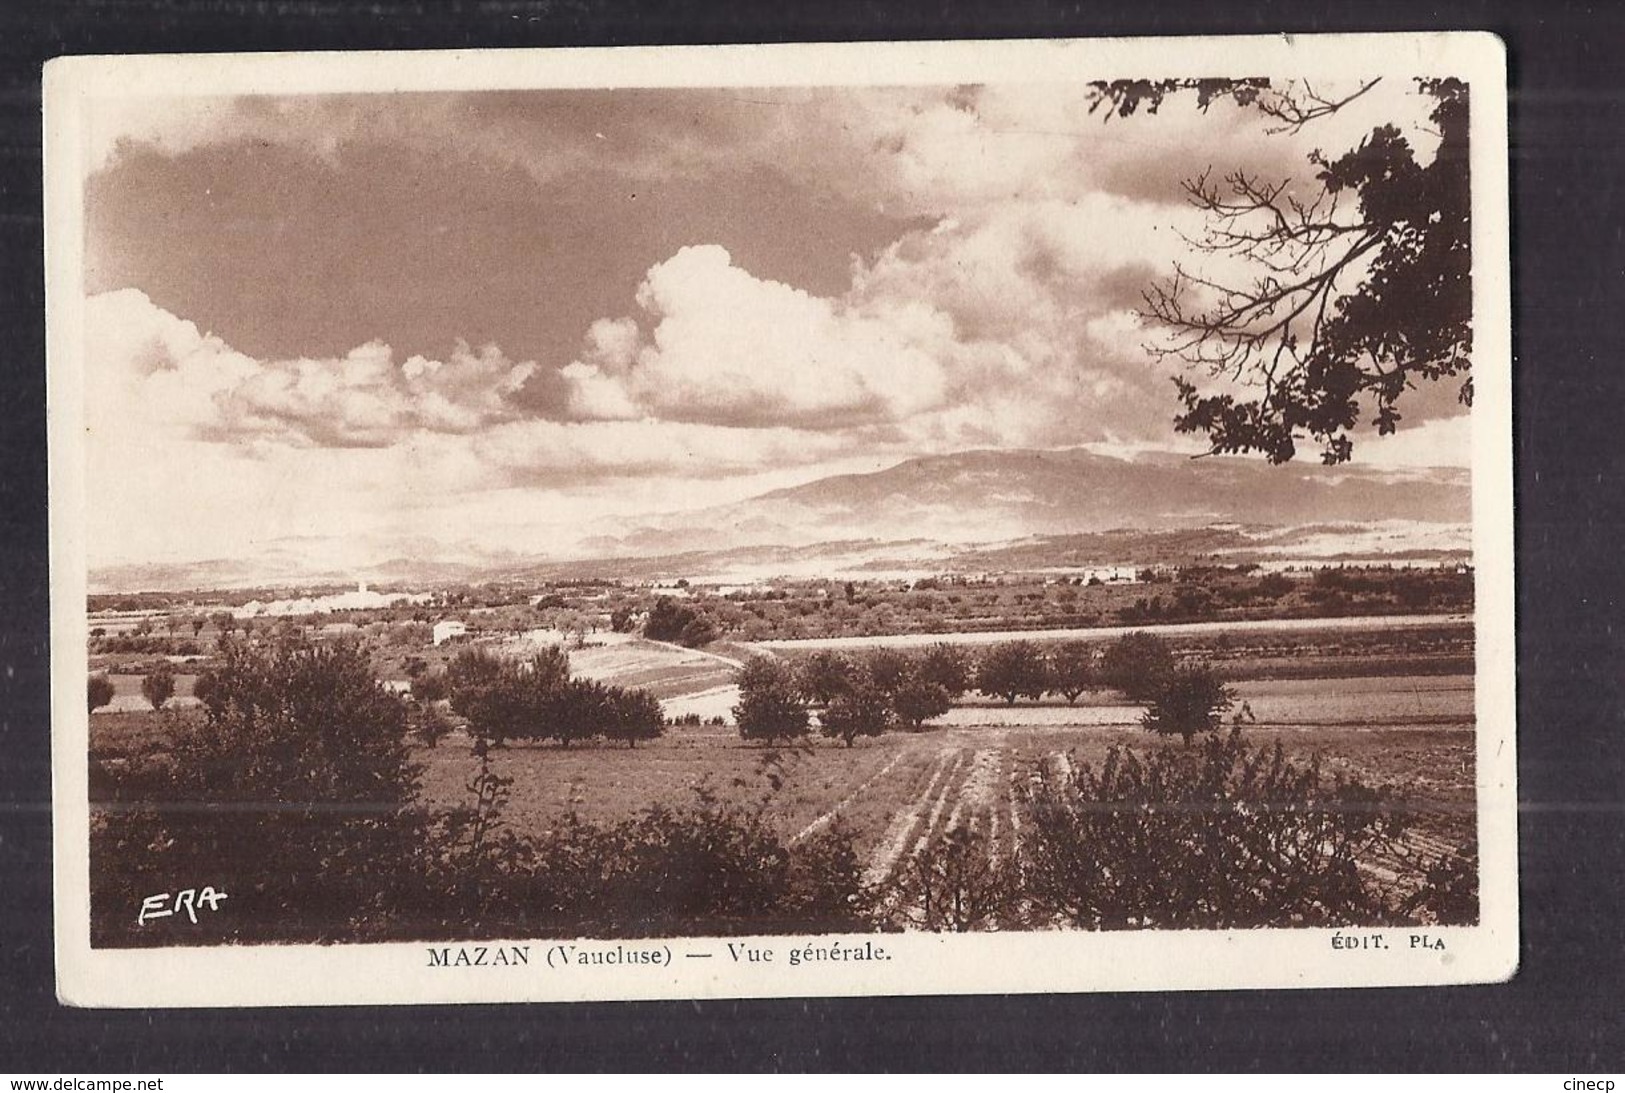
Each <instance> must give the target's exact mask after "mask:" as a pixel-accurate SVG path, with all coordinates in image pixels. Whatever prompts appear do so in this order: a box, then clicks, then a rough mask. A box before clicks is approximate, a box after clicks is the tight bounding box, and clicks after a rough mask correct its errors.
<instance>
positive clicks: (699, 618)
mask: <svg viewBox="0 0 1625 1093" xmlns="http://www.w3.org/2000/svg"><path fill="white" fill-rule="evenodd" d="M643 636H644V637H646V638H649V639H650V640H651V641H674V642H676V643H678V644H679V645H687V646H690V647H698V646H701V645H707V644H709V643H711V642H713V641H715V640H717V638H718V636H719V632H718V630H717V628H716V625H715V624H714V623H712V622H711V620H709V619H707V618H706V617H705V616H704V615H702V614H700V613H699V612H698V611H696V610H694V609H693V608H692V607H689V606H688V605H687V604H683V603H679V602H677V601H676V600H674V599H672V598H671V597H670V596H661V597H660V598H659V599H657V600H656V601H655V605H654V607H652V608H651V609H650V610H649V618H648V621H647V622H645V623H644V624H643Z"/></svg>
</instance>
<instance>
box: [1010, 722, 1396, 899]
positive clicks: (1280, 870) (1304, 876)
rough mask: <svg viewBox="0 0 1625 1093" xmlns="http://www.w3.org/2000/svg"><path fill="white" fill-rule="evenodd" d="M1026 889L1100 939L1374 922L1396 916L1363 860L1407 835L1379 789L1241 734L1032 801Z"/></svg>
mask: <svg viewBox="0 0 1625 1093" xmlns="http://www.w3.org/2000/svg"><path fill="white" fill-rule="evenodd" d="M1028 805H1029V813H1030V818H1031V820H1032V824H1031V831H1032V835H1031V838H1030V841H1029V843H1028V849H1029V860H1028V871H1027V877H1028V886H1029V890H1030V892H1031V894H1032V896H1033V898H1034V899H1035V900H1037V901H1038V902H1039V903H1040V904H1041V905H1043V906H1044V907H1046V908H1047V909H1048V910H1050V911H1052V912H1054V913H1055V914H1057V915H1061V916H1064V917H1065V918H1066V919H1068V920H1070V921H1071V922H1072V923H1074V924H1076V925H1078V926H1082V927H1087V928H1093V929H1126V928H1152V929H1233V928H1250V927H1263V926H1338V925H1352V924H1362V925H1373V924H1379V923H1382V922H1385V921H1392V920H1395V919H1396V918H1397V917H1398V914H1399V912H1398V909H1397V908H1395V907H1394V906H1392V905H1391V902H1390V900H1389V898H1388V894H1387V893H1385V892H1384V891H1383V890H1382V889H1381V887H1380V886H1379V885H1378V884H1377V882H1376V881H1374V880H1371V879H1368V878H1367V877H1366V876H1364V875H1363V874H1362V873H1361V871H1360V869H1359V868H1358V862H1359V861H1360V860H1361V859H1362V858H1363V857H1365V856H1366V855H1367V854H1369V853H1370V852H1371V851H1372V850H1373V849H1374V848H1378V847H1382V846H1385V845H1387V844H1388V843H1390V842H1391V841H1392V840H1393V839H1395V838H1396V837H1397V836H1398V835H1399V834H1401V832H1402V831H1403V829H1404V818H1403V812H1402V809H1401V808H1400V807H1399V804H1398V802H1396V801H1395V799H1394V798H1393V797H1392V796H1391V795H1390V794H1389V793H1388V791H1387V790H1385V789H1381V788H1373V787H1368V786H1366V785H1364V784H1362V783H1361V782H1359V781H1358V780H1355V779H1345V778H1341V777H1339V778H1337V779H1334V780H1332V781H1330V782H1329V783H1328V781H1327V780H1326V779H1324V778H1323V777H1322V776H1321V772H1320V766H1319V759H1318V757H1316V758H1315V759H1312V760H1310V761H1309V762H1308V763H1299V762H1296V761H1292V760H1289V759H1288V758H1287V757H1286V756H1285V754H1284V753H1283V750H1282V748H1281V746H1280V745H1279V744H1276V745H1275V747H1274V748H1273V749H1263V748H1260V749H1256V750H1254V749H1252V748H1249V747H1248V746H1247V745H1246V744H1244V743H1243V742H1242V739H1241V735H1240V732H1239V731H1232V732H1231V733H1230V734H1229V735H1228V736H1226V737H1220V736H1212V737H1209V738H1208V740H1207V741H1206V743H1205V744H1204V745H1203V746H1202V747H1201V748H1200V749H1187V748H1167V747H1164V748H1159V749H1157V750H1156V751H1154V752H1152V753H1151V754H1150V755H1148V756H1146V757H1144V758H1142V757H1140V756H1138V755H1136V754H1135V753H1134V752H1133V751H1131V750H1129V749H1126V748H1121V747H1113V748H1111V749H1110V750H1109V751H1108V752H1107V756H1106V759H1105V761H1104V763H1103V764H1102V765H1101V768H1100V769H1099V770H1098V771H1096V770H1095V769H1093V768H1092V767H1091V766H1088V765H1085V766H1083V767H1081V768H1080V769H1079V770H1078V771H1077V772H1076V773H1075V774H1074V775H1072V776H1071V777H1068V778H1062V779H1053V778H1046V779H1045V780H1044V781H1043V782H1041V783H1040V784H1039V785H1038V786H1037V787H1036V788H1034V789H1033V790H1032V791H1030V796H1029V800H1028Z"/></svg>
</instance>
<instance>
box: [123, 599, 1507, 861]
mask: <svg viewBox="0 0 1625 1093" xmlns="http://www.w3.org/2000/svg"><path fill="white" fill-rule="evenodd" d="M1162 629H1163V630H1164V632H1165V633H1166V634H1167V635H1168V636H1169V637H1170V640H1174V641H1176V644H1180V645H1182V646H1183V648H1184V649H1185V651H1186V652H1196V653H1200V654H1201V655H1204V656H1208V657H1210V658H1212V659H1215V660H1218V661H1222V662H1225V664H1226V668H1227V675H1228V676H1229V677H1230V678H1231V679H1232V680H1233V684H1232V686H1233V689H1234V692H1235V697H1236V705H1235V708H1234V710H1233V711H1232V717H1233V718H1235V719H1236V720H1237V721H1239V723H1240V724H1241V725H1242V727H1243V731H1244V735H1245V739H1246V740H1247V741H1248V743H1250V744H1252V745H1255V746H1258V745H1262V746H1265V747H1270V746H1273V745H1274V744H1275V743H1276V742H1280V743H1281V744H1282V746H1283V747H1284V748H1285V750H1286V751H1287V753H1288V754H1289V755H1290V756H1292V757H1293V758H1296V759H1299V760H1302V761H1307V760H1309V759H1310V758H1311V757H1316V758H1318V759H1319V760H1320V762H1321V769H1322V771H1323V774H1324V775H1325V776H1326V777H1327V778H1328V779H1330V778H1333V777H1336V776H1349V777H1354V778H1358V779H1360V780H1361V781H1363V782H1365V783H1366V784H1374V785H1383V786H1387V787H1390V788H1391V789H1392V790H1393V791H1394V792H1395V793H1396V794H1397V795H1398V796H1399V797H1400V798H1401V799H1402V800H1403V801H1404V802H1405V804H1404V807H1405V808H1406V809H1408V810H1410V811H1411V812H1412V813H1414V822H1413V823H1412V825H1411V829H1410V831H1409V833H1408V834H1407V836H1406V841H1405V842H1404V843H1403V844H1402V845H1400V846H1397V847H1394V848H1391V849H1389V850H1386V851H1384V852H1383V853H1381V854H1380V855H1377V856H1375V857H1374V858H1373V859H1372V860H1370V861H1363V862H1362V863H1361V866H1362V868H1363V869H1365V870H1367V871H1369V872H1373V873H1376V874H1378V875H1381V876H1382V877H1384V878H1385V880H1387V881H1390V882H1392V881H1394V880H1396V879H1397V880H1398V881H1399V882H1400V887H1402V888H1403V887H1405V886H1406V885H1415V884H1418V883H1420V880H1421V868H1420V863H1421V862H1422V860H1423V859H1424V858H1428V859H1436V858H1438V857H1439V856H1440V855H1441V854H1443V853H1446V852H1448V851H1449V850H1451V849H1453V848H1455V847H1458V846H1461V845H1463V844H1465V843H1468V842H1470V841H1471V839H1472V836H1473V833H1474V801H1475V791H1474V755H1475V732H1474V727H1475V714H1474V691H1473V677H1472V675H1471V674H1464V673H1463V672H1462V671H1461V670H1460V666H1461V665H1462V664H1463V663H1465V664H1467V665H1470V664H1471V658H1472V650H1471V628H1470V624H1468V623H1466V622H1464V621H1460V620H1441V619H1439V618H1438V617H1433V618H1432V619H1414V620H1411V619H1402V620H1377V619H1365V620H1318V621H1317V622H1315V623H1314V624H1312V625H1311V624H1309V623H1276V624H1273V625H1268V626H1266V625H1254V626H1241V627H1231V628H1226V629H1224V630H1215V629H1214V628H1212V627H1208V626H1204V625H1201V624H1187V625H1184V626H1172V627H1164V628H1162ZM1000 636H1001V637H1004V636H1024V637H1025V636H1037V635H1028V634H1020V635H1000ZM1057 636H1058V635H1056V634H1054V633H1048V634H1045V635H1043V637H1044V639H1045V640H1054V639H1055V638H1056V637H1057ZM1087 636H1088V637H1089V638H1102V637H1106V636H1109V635H1107V634H1105V633H1103V632H1102V631H1098V630H1097V631H1090V632H1088V634H1087ZM988 637H989V635H966V636H964V638H963V640H964V641H965V642H966V643H967V644H972V645H975V644H981V643H984V642H985V641H986V640H987V639H988ZM549 640H553V635H550V634H548V633H546V632H539V631H538V632H531V633H528V634H522V635H509V636H508V637H506V638H502V639H499V641H500V644H501V645H502V646H503V647H504V648H505V650H506V651H507V652H509V653H513V654H522V653H524V652H526V651H527V650H528V649H531V648H534V647H536V646H537V645H538V644H541V643H543V642H547V641H549ZM931 640H943V637H942V636H935V637H933V638H932V639H931ZM813 644H814V643H807V645H805V646H804V645H801V644H787V643H773V644H771V645H767V646H766V647H757V648H751V647H744V648H740V647H733V646H727V645H719V646H716V647H713V648H712V649H704V650H694V649H686V648H683V647H681V646H677V645H670V644H666V643H662V642H653V641H648V640H645V639H641V638H635V637H632V636H629V635H620V634H602V633H600V634H597V635H593V636H592V637H591V638H590V639H589V640H588V641H587V642H586V643H585V644H584V645H581V646H579V647H576V648H573V649H571V651H570V661H571V667H572V670H573V671H574V672H575V673H576V674H578V675H582V676H586V677H590V678H593V679H597V680H600V681H604V682H608V683H613V684H616V685H620V686H627V687H641V688H646V689H648V690H650V691H652V692H653V693H654V694H655V696H656V697H657V698H659V699H660V700H661V702H662V705H663V708H664V710H665V713H666V715H667V717H668V718H670V719H675V718H679V717H683V716H684V715H687V714H698V715H699V717H700V720H701V722H702V723H700V724H693V723H684V724H674V725H672V726H670V727H669V728H668V729H667V731H666V734H665V735H664V736H663V737H662V738H660V739H657V740H652V741H646V742H644V743H642V744H640V745H639V746H637V747H636V748H635V749H634V748H627V747H625V746H623V745H618V744H610V743H602V742H599V743H587V744H582V743H577V744H575V745H574V746H572V747H569V748H565V747H562V746H560V745H558V744H556V743H514V744H510V745H509V746H506V747H502V748H498V749H496V750H495V751H493V752H492V757H491V768H492V770H493V772H494V773H496V774H498V775H502V776H506V777H511V778H512V779H513V781H512V784H511V789H510V791H509V792H510V796H509V799H508V801H507V803H506V806H505V809H504V812H503V815H502V819H501V822H502V823H505V824H507V825H509V826H510V827H511V828H512V829H514V830H515V831H517V832H521V833H527V834H532V835H541V834H544V833H547V832H549V831H551V830H553V829H554V828H555V827H557V826H558V825H559V824H560V823H561V822H562V821H563V820H564V819H565V818H566V817H568V816H569V815H571V814H572V813H573V814H575V815H576V816H578V817H580V818H581V819H584V820H587V821H591V822H605V823H613V822H616V821H620V820H624V819H626V818H628V817H630V816H633V815H636V814H638V813H639V812H641V811H642V810H645V809H647V808H649V807H651V806H654V805H657V804H663V805H678V806H680V805H683V804H691V803H694V802H696V801H698V800H699V799H700V797H701V795H704V796H705V797H707V798H711V799H718V800H721V801H724V802H727V803H730V804H735V805H738V806H740V807H742V808H744V809H747V810H749V811H751V812H753V813H756V814H759V815H760V816H761V817H762V818H763V820H764V821H765V822H766V823H767V824H768V825H769V826H770V827H771V828H772V829H773V830H774V831H775V832H776V833H777V835H778V836H779V837H780V838H781V839H782V840H783V841H784V842H785V843H786V844H788V845H789V846H791V847H795V846H796V845H799V844H800V843H801V842H803V841H804V840H806V839H807V838H808V837H809V836H812V835H814V834H815V833H817V832H820V831H822V830H824V829H825V828H827V827H829V826H830V825H832V824H835V823H839V824H841V825H842V826H843V827H844V828H845V829H846V830H848V831H850V832H851V833H852V835H853V840H854V847H855V849H856V851H857V852H858V854H859V856H860V861H861V863H862V867H863V870H864V879H865V881H866V882H867V883H869V884H873V885H883V884H885V882H887V881H888V880H890V879H892V878H894V877H896V876H897V875H898V874H899V871H900V870H903V869H904V867H905V866H907V865H908V864H909V863H910V861H911V859H913V858H914V857H916V856H917V855H920V854H921V853H922V852H925V851H927V850H928V849H929V848H931V847H933V846H936V845H939V844H938V840H940V839H941V838H942V837H943V836H945V835H946V834H948V833H950V832H953V831H955V830H959V829H970V830H974V831H976V832H977V833H979V834H980V835H982V836H984V837H985V838H986V839H987V854H988V855H989V857H990V859H991V860H992V861H993V862H995V863H998V862H1004V863H1009V864H1012V865H1015V866H1017V867H1018V869H1019V867H1020V866H1021V864H1022V862H1023V855H1024V831H1025V830H1026V829H1027V828H1028V825H1029V823H1030V820H1029V819H1028V818H1027V816H1026V805H1025V795H1026V790H1027V788H1028V787H1029V786H1030V785H1031V784H1032V783H1033V782H1034V780H1036V779H1039V778H1041V777H1043V776H1044V775H1045V774H1056V773H1064V772H1066V771H1069V770H1074V769H1076V768H1078V767H1080V766H1081V765H1083V764H1091V765H1093V766H1096V767H1098V766H1099V764H1100V763H1101V762H1102V760H1103V759H1104V757H1105V756H1106V753H1107V751H1108V749H1109V748H1111V747H1112V746H1114V745H1126V746H1128V747H1131V748H1134V749H1136V750H1137V751H1140V752H1141V753H1144V752H1145V751H1147V750H1148V749H1152V748H1156V747H1162V746H1171V747H1179V746H1180V745H1179V744H1178V742H1177V741H1175V742H1173V743H1172V744H1167V745H1165V744H1163V743H1162V742H1160V741H1158V740H1156V739H1155V738H1153V737H1151V736H1149V735H1148V734H1147V733H1146V732H1145V731H1144V730H1143V729H1142V728H1140V726H1139V719H1140V716H1141V713H1142V711H1143V709H1144V707H1143V706H1140V705H1131V704H1127V703H1125V702H1124V701H1123V700H1122V699H1121V698H1120V697H1118V696H1116V694H1115V693H1114V692H1110V691H1091V692H1086V693H1085V694H1084V695H1083V696H1082V697H1081V698H1080V699H1079V701H1078V702H1077V703H1076V704H1075V705H1068V704H1066V703H1065V702H1064V701H1062V700H1060V699H1058V698H1053V697H1051V698H1047V699H1046V700H1044V701H1042V702H1031V701H1025V700H1024V701H1020V702H1017V703H1015V704H1013V705H1011V704H1006V703H1004V702H1002V701H997V700H994V701H989V700H987V699H985V698H982V697H981V696H978V695H975V694H971V695H967V696H965V697H964V698H963V699H962V700H961V701H959V702H958V703H957V704H956V705H955V706H954V708H953V709H951V710H950V711H949V712H948V713H947V714H945V715H943V716H941V717H939V718H937V719H935V721H934V722H933V723H932V724H930V725H928V726H927V727H926V728H925V730H924V731H921V732H918V733H910V732H892V733H888V734H885V735H883V736H880V737H873V738H864V739H860V740H858V741H857V743H856V746H854V747H851V748H848V747H844V746H842V745H841V744H840V743H839V742H837V741H832V740H828V739H823V738H820V737H816V736H814V737H812V738H811V739H809V740H807V741H804V742H800V743H796V744H793V745H785V746H779V747H764V746H763V745H761V744H758V743H750V742H746V741H743V740H741V739H740V737H739V736H738V734H737V731H736V730H735V728H734V727H733V725H732V707H733V706H734V704H735V703H736V702H737V701H738V688H737V686H735V685H734V682H733V680H734V674H735V671H736V669H737V667H738V665H739V663H740V658H741V657H743V656H745V655H749V654H751V653H755V652H760V653H763V654H765V655H769V656H784V657H789V658H791V659H794V658H796V657H799V656H802V655H805V652H806V651H807V649H808V648H810V647H812V645H813ZM816 644H817V645H819V646H828V645H836V646H839V647H843V648H845V647H848V646H850V645H853V644H855V643H854V642H853V640H852V639H843V640H839V641H828V642H820V643H816ZM861 644H862V645H866V646H867V645H874V644H880V643H878V642H875V641H863V642H862V643H861ZM895 644H900V645H907V644H918V640H917V639H899V640H898V641H897V642H895ZM436 652H437V653H441V655H442V656H443V655H444V653H442V651H439V650H437V651H436ZM1412 663H1414V664H1416V665H1417V669H1418V670H1417V671H1416V672H1412V673H1407V674H1395V669H1403V668H1404V667H1405V666H1406V665H1408V664H1412ZM1451 666H1456V668H1457V670H1456V671H1454V672H1451V671H1449V668H1450V667H1451ZM1237 669H1243V670H1244V671H1242V672H1238V671H1237ZM1246 669H1251V672H1250V673H1248V672H1247V671H1245V670H1246ZM1305 673H1313V674H1312V675H1310V676H1309V677H1308V678H1302V677H1303V676H1304V674H1305ZM390 674H393V673H390ZM1249 674H1250V675H1251V676H1252V678H1248V677H1247V676H1248V675H1249ZM113 680H114V684H115V689H116V696H115V700H114V702H113V704H112V706H111V708H110V709H108V710H105V711H103V712H99V713H98V714H97V715H96V716H94V717H93V718H92V719H91V724H92V734H91V756H92V759H93V761H94V762H97V763H105V764H109V765H110V767H111V768H112V769H117V768H122V767H123V766H124V765H125V764H127V763H130V762H133V761H137V760H138V759H139V758H140V757H143V756H151V755H153V754H154V753H155V752H162V751H165V750H167V744H166V741H167V739H168V738H169V736H170V734H172V733H173V731H174V729H175V725H176V723H177V721H178V719H180V718H186V717H196V716H197V714H196V712H195V711H191V710H187V709H184V708H182V709H180V710H171V711H165V712H164V713H162V714H155V713H153V712H152V711H151V710H149V709H146V708H145V703H144V701H143V700H142V699H141V698H140V693H139V677H137V676H131V675H123V674H120V675H115V676H113ZM179 682H180V687H179V688H178V691H177V695H178V696H180V697H181V698H183V699H184V698H185V697H186V696H188V695H189V694H190V691H191V683H192V678H191V677H190V676H181V677H179ZM192 701H193V702H195V700H192ZM180 705H182V706H183V707H184V705H185V703H184V702H183V703H180ZM712 719H716V721H715V723H713V721H712ZM470 743H471V741H470V739H469V737H468V736H467V735H466V733H465V732H464V731H463V730H462V729H456V730H454V731H452V732H451V734H450V735H449V736H447V737H445V738H444V739H442V740H441V741H439V743H438V745H437V746H434V747H426V746H419V747H417V748H416V750H415V753H414V760H415V761H416V762H417V763H419V764H421V767H422V781H421V791H420V792H421V799H422V803H423V804H425V805H426V806H430V807H433V808H448V807H454V806H459V805H466V804H468V803H469V800H470V795H469V788H468V787H469V782H470V779H471V778H472V777H473V776H474V775H475V773H476V771H477V760H476V759H475V757H474V755H473V752H472V749H471V747H470ZM94 784H98V783H97V781H96V780H93V785H94Z"/></svg>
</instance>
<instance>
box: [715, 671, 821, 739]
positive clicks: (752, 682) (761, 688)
mask: <svg viewBox="0 0 1625 1093" xmlns="http://www.w3.org/2000/svg"><path fill="white" fill-rule="evenodd" d="M733 715H734V721H735V723H737V724H738V726H739V735H740V736H742V737H744V738H745V739H746V740H768V741H773V740H790V739H794V738H795V737H798V736H805V735H807V729H808V726H809V724H810V721H809V718H808V715H807V707H806V706H804V705H803V704H802V701H801V692H800V688H799V687H798V685H797V681H796V673H795V671H794V670H793V669H792V668H791V667H790V666H789V665H788V664H786V663H785V662H783V661H782V660H777V659H773V658H770V657H761V656H757V657H751V658H750V659H749V660H747V661H745V664H744V666H743V667H742V668H740V669H739V704H738V705H737V706H735V707H734V708H733Z"/></svg>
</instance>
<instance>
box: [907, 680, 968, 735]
mask: <svg viewBox="0 0 1625 1093" xmlns="http://www.w3.org/2000/svg"><path fill="white" fill-rule="evenodd" d="M953 705H954V702H953V699H952V698H950V697H949V695H948V692H947V690H946V689H945V688H944V687H943V686H942V684H940V683H935V682H933V681H931V680H929V679H926V678H925V676H924V675H922V674H919V673H916V674H914V675H911V676H910V677H909V678H908V679H907V680H905V681H904V682H903V685H902V686H901V687H899V688H898V689H897V692H896V693H895V694H893V695H892V696H891V707H892V710H893V711H894V712H895V713H896V714H897V717H898V719H899V720H900V721H902V722H903V724H905V725H907V726H908V727H909V728H910V729H911V730H913V731H914V732H919V731H920V729H921V727H922V726H924V725H925V723H926V722H927V721H929V720H931V719H932V718H933V717H941V716H942V715H943V714H945V713H947V712H948V711H949V710H951V709H953Z"/></svg>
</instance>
